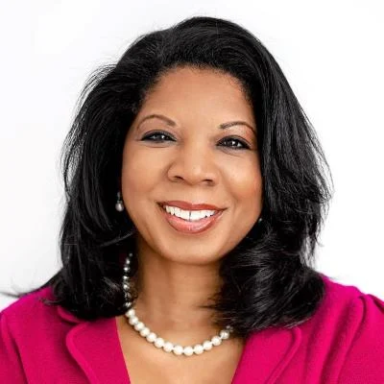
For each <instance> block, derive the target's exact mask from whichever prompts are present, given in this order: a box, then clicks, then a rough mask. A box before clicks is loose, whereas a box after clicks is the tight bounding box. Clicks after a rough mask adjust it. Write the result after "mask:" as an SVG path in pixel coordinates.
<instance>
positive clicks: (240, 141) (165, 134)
mask: <svg viewBox="0 0 384 384" xmlns="http://www.w3.org/2000/svg"><path fill="white" fill-rule="evenodd" d="M158 135H160V136H167V137H170V138H171V136H170V135H169V134H168V133H165V132H162V131H157V132H153V133H151V134H149V135H146V136H144V137H143V138H142V139H141V140H142V141H147V140H149V138H150V137H153V136H158ZM231 140H232V141H237V142H238V143H240V144H242V145H243V147H236V146H229V148H231V149H234V150H241V149H250V147H249V145H248V144H247V143H246V142H244V141H243V140H239V139H237V138H235V137H226V138H225V140H222V142H223V141H224V142H226V141H231ZM149 141H153V142H157V143H158V142H162V141H165V140H149Z"/></svg>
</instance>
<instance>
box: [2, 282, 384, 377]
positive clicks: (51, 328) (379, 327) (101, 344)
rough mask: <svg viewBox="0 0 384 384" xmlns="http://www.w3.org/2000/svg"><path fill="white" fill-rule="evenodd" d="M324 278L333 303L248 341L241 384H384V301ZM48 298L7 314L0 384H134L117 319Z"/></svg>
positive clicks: (31, 298)
mask: <svg viewBox="0 0 384 384" xmlns="http://www.w3.org/2000/svg"><path fill="white" fill-rule="evenodd" d="M323 278H324V281H325V283H326V295H325V298H324V300H323V301H322V302H321V304H320V306H319V307H318V309H317V311H316V312H315V314H314V315H313V316H312V317H311V318H310V319H309V320H308V321H306V322H304V323H302V324H300V325H298V326H296V327H293V328H291V329H286V328H278V329H266V330H264V331H261V332H256V333H254V334H253V335H251V337H249V338H248V341H247V342H246V345H245V348H244V350H243V355H242V357H241V359H240V362H239V365H238V367H237V369H236V373H235V375H234V377H233V380H232V383H233V384H248V383H253V384H272V383H276V384H315V383H316V384H320V383H321V384H337V383H339V384H384V302H383V301H381V300H380V299H378V298H377V297H375V296H373V295H370V294H365V293H362V292H361V291H360V290H359V289H358V288H356V287H354V286H346V285H342V284H339V283H337V282H335V281H332V280H331V279H330V278H328V277H326V276H324V275H323ZM46 295H47V296H50V295H52V293H51V291H50V288H44V289H41V290H40V291H38V292H37V293H32V294H29V295H27V296H24V297H23V298H21V299H19V300H17V301H16V302H14V303H12V304H11V305H9V306H8V307H7V308H5V309H4V310H3V311H2V312H0V383H6V384H18V383H29V384H45V383H47V384H64V383H65V384H82V383H92V384H96V383H97V384H128V383H130V380H129V372H127V370H126V365H125V362H124V357H123V354H122V349H121V346H120V342H119V339H118V333H117V327H116V320H115V318H114V317H113V318H108V319H99V320H96V321H91V322H90V321H84V320H80V319H77V318H76V317H75V316H73V315H72V314H70V313H69V312H67V311H66V310H64V309H63V308H62V307H53V306H51V307H50V306H46V305H44V304H43V303H41V302H40V301H39V300H38V298H39V297H41V296H46ZM50 297H51V296H50ZM128 366H129V363H128ZM191 374H193V373H192V372H191ZM133 384H134V383H133ZM154 384H156V383H154ZM213 384H216V383H213ZM218 384H220V383H218Z"/></svg>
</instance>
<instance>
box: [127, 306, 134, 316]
mask: <svg viewBox="0 0 384 384" xmlns="http://www.w3.org/2000/svg"><path fill="white" fill-rule="evenodd" d="M135 314H136V312H135V310H134V309H133V308H132V309H130V310H129V311H128V312H127V313H126V315H127V316H128V317H132V316H135Z"/></svg>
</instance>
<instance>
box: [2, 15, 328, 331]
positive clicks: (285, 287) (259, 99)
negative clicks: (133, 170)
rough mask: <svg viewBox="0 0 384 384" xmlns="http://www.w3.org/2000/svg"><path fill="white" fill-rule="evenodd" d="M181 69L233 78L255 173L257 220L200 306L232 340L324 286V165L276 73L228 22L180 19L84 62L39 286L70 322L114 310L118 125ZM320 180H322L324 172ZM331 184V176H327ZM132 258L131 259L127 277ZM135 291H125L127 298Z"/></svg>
mask: <svg viewBox="0 0 384 384" xmlns="http://www.w3.org/2000/svg"><path fill="white" fill-rule="evenodd" d="M182 67H192V68H197V69H211V70H215V71H220V72H222V73H226V74H229V75H232V76H234V77H235V78H237V79H238V80H239V81H240V83H241V85H242V87H243V90H244V93H245V95H246V96H247V99H248V100H249V101H250V103H251V104H252V107H253V111H254V114H255V118H256V124H257V127H258V130H257V136H258V143H259V152H260V167H261V173H262V178H263V207H262V213H261V216H262V218H263V220H262V221H261V222H258V223H256V224H255V226H254V227H253V228H252V229H251V230H250V231H249V233H247V235H246V236H245V237H244V238H243V239H242V240H241V242H240V243H239V244H238V245H237V246H236V247H234V248H233V249H232V250H231V251H230V252H228V253H227V254H226V255H224V256H223V257H222V260H221V263H220V269H219V274H220V277H221V278H222V281H223V284H222V287H221V289H220V292H217V293H216V294H215V295H214V296H213V297H212V299H213V300H214V301H213V303H212V304H210V305H205V306H203V307H204V308H211V309H213V310H214V312H215V314H216V315H215V320H214V321H215V324H217V325H220V326H222V325H231V326H232V327H233V328H234V334H235V335H236V336H237V337H247V336H248V335H249V334H250V333H252V332H255V331H258V330H262V329H265V328H267V327H275V326H284V327H293V326H296V325H298V324H300V323H303V322H304V321H306V320H308V319H309V318H310V317H311V315H312V314H313V313H314V312H315V311H316V309H317V307H318V305H319V303H320V301H321V299H322V298H323V296H324V293H325V285H324V281H323V279H322V276H321V273H319V272H317V271H316V270H315V268H314V264H313V262H314V259H315V248H316V245H317V243H318V236H319V233H320V229H321V227H322V225H323V221H324V217H325V214H326V212H327V208H328V204H329V200H330V199H331V196H332V195H331V193H332V192H331V188H330V184H329V181H328V180H327V178H326V176H327V174H326V172H325V171H326V170H328V171H329V166H328V163H327V161H326V159H325V156H324V153H323V150H322V148H321V146H320V144H319V141H318V139H317V136H316V133H315V131H314V129H313V127H312V125H311V123H310V121H309V120H308V118H307V116H306V115H305V113H304V111H303V109H302V107H301V106H300V104H299V102H298V100H297V98H296V96H295V95H294V93H293V91H292V89H291V87H290V85H289V84H288V81H287V79H286V78H285V76H284V74H283V72H282V70H281V68H280V67H279V65H278V64H277V62H276V61H275V59H274V58H273V56H272V55H271V53H269V51H268V50H267V49H266V48H265V47H264V45H263V44H262V43H261V42H260V41H259V40H258V39H257V38H256V37H255V36H254V35H253V34H251V33H250V32H249V31H248V30H247V29H245V28H243V27H241V26H240V25H238V24H236V23H234V22H232V21H229V20H224V19H220V18H214V17H205V16H204V17H202V16H201V17H197V16H195V17H191V18H188V19H185V20H183V21H181V22H179V23H177V24H175V25H173V26H171V27H169V28H167V29H162V30H157V31H153V32H150V33H148V34H144V35H140V36H139V37H138V38H137V39H136V40H134V41H133V43H132V44H131V45H130V46H129V47H128V49H127V50H126V52H125V53H124V54H123V55H122V57H121V58H120V59H119V60H118V61H117V63H116V64H113V65H103V66H101V67H99V68H98V69H96V70H95V71H94V72H93V73H92V74H91V75H90V77H89V78H88V79H87V82H86V84H85V86H84V88H83V90H82V92H81V95H80V97H79V100H78V104H77V108H76V113H75V116H74V118H73V121H72V125H71V128H70V130H69V132H68V134H67V136H66V138H65V141H64V143H63V148H62V153H61V156H62V158H61V160H62V162H63V176H64V184H65V196H66V207H65V213H64V218H63V221H62V225H61V228H60V254H61V261H62V267H61V269H60V270H59V271H58V272H57V273H56V274H55V275H54V276H53V277H51V278H50V279H49V280H48V281H47V282H46V283H45V284H43V285H41V286H40V287H38V288H36V289H34V290H32V291H29V292H24V293H18V294H7V295H8V296H13V297H21V296H24V295H26V294H29V293H32V292H35V291H38V290H39V289H42V288H45V287H48V286H49V287H51V288H52V292H53V294H54V300H52V301H48V300H47V301H46V304H50V305H61V306H62V307H64V308H65V309H67V310H68V311H69V312H71V313H73V314H74V315H76V316H77V317H78V318H81V319H87V320H92V319H97V318H100V317H113V316H118V315H122V314H124V313H125V312H126V309H125V307H124V291H123V287H122V283H121V281H122V274H123V272H122V265H123V260H124V258H125V255H126V254H127V252H131V251H132V252H133V254H134V255H135V254H136V252H134V248H135V233H136V232H135V231H136V230H135V227H134V224H133V222H132V221H131V219H130V217H129V216H128V214H127V213H126V212H125V213H123V214H122V213H119V212H117V211H116V209H115V203H116V192H117V191H118V190H119V188H120V183H121V170H122V152H123V145H124V140H125V137H126V134H127V131H128V129H129V127H130V125H131V123H132V121H133V120H134V118H135V116H136V115H137V113H138V111H139V110H140V108H141V106H142V104H143V102H144V100H145V97H146V95H147V94H148V92H149V91H150V90H151V89H153V87H154V86H155V85H156V84H157V83H158V81H159V79H160V78H161V76H163V75H165V74H167V73H168V72H169V71H171V70H174V69H177V68H182ZM328 174H329V176H330V180H331V181H332V176H331V174H330V172H329V173H328ZM332 184H333V181H332ZM138 266H139V260H137V257H134V258H133V260H132V269H131V272H130V274H131V276H135V275H136V273H137V270H138ZM136 297H137V296H136Z"/></svg>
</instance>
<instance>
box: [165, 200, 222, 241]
mask: <svg viewBox="0 0 384 384" xmlns="http://www.w3.org/2000/svg"><path fill="white" fill-rule="evenodd" d="M158 205H159V207H160V208H161V212H162V214H163V217H164V218H165V219H166V221H167V222H168V224H170V226H171V227H172V228H173V229H175V230H176V231H178V232H181V233H186V234H197V233H201V232H205V231H207V230H208V229H210V228H212V227H213V226H214V225H215V224H216V223H217V222H218V221H219V219H220V218H221V216H222V215H223V212H224V210H225V209H217V210H208V209H204V210H196V209H194V210H190V211H188V210H183V209H181V208H178V207H175V206H170V205H167V204H164V203H159V204H158ZM204 206H207V205H204ZM210 207H212V206H210Z"/></svg>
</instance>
